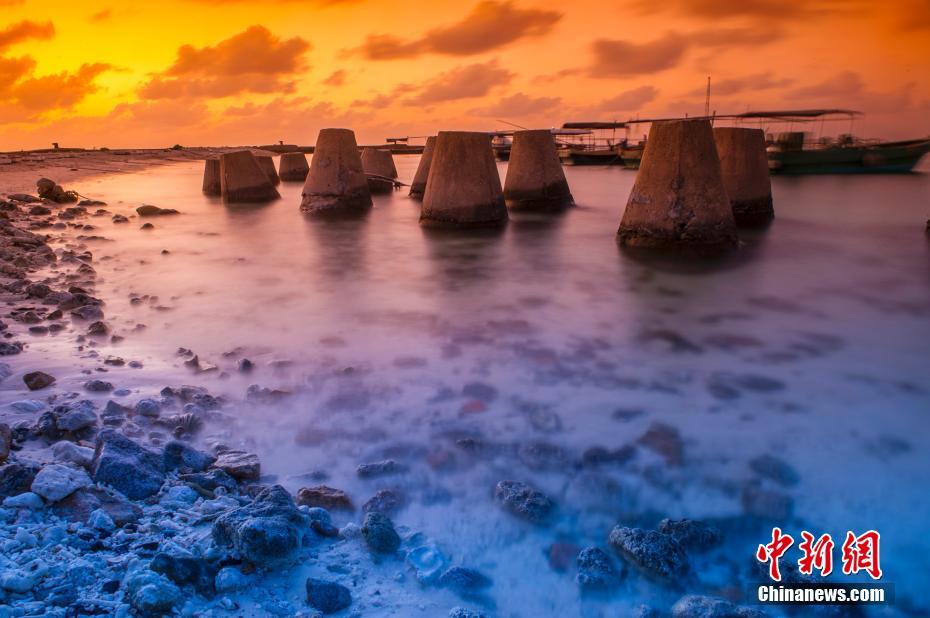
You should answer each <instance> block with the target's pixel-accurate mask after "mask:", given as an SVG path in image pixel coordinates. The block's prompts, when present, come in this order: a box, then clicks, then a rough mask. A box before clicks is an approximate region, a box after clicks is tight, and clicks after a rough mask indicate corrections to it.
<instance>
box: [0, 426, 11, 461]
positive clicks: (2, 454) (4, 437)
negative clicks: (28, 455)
mask: <svg viewBox="0 0 930 618" xmlns="http://www.w3.org/2000/svg"><path fill="white" fill-rule="evenodd" d="M12 446H13V431H12V430H11V429H10V426H9V425H7V424H6V423H0V464H2V463H6V460H7V458H8V457H9V456H10V449H11V448H12Z"/></svg>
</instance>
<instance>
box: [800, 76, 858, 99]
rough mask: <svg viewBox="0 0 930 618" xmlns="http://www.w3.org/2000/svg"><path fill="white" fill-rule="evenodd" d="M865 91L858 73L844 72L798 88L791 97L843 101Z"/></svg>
mask: <svg viewBox="0 0 930 618" xmlns="http://www.w3.org/2000/svg"><path fill="white" fill-rule="evenodd" d="M864 91H865V83H864V82H863V81H862V77H861V76H860V75H859V74H858V73H856V72H854V71H842V72H840V73H837V74H836V75H834V76H833V77H831V78H829V79H827V80H824V81H822V82H819V83H816V84H811V85H809V86H803V87H801V88H797V89H795V90H793V91H791V93H790V96H791V97H792V98H796V99H830V100H842V99H844V98H848V97H853V96H856V95H859V94H862V93H863V92H864Z"/></svg>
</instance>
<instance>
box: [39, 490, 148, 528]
mask: <svg viewBox="0 0 930 618" xmlns="http://www.w3.org/2000/svg"><path fill="white" fill-rule="evenodd" d="M98 510H101V511H103V512H104V513H106V514H107V516H108V517H109V518H110V519H112V520H113V522H114V523H115V524H116V525H117V526H125V525H126V524H130V523H133V522H135V521H137V520H138V519H139V518H140V517H141V516H142V509H141V508H139V507H138V506H137V505H135V504H133V503H132V502H129V501H128V500H126V498H124V497H123V496H122V495H121V494H118V493H116V492H114V491H108V490H106V489H104V488H102V487H84V488H81V489H78V490H77V491H75V492H74V493H73V494H71V495H70V496H68V497H67V498H65V499H64V500H61V501H60V502H57V503H55V504H54V505H52V511H53V512H54V513H55V514H56V515H58V516H59V517H61V518H63V519H67V520H68V521H75V522H81V523H84V522H88V521H90V517H91V515H92V514H93V513H94V512H95V511H98Z"/></svg>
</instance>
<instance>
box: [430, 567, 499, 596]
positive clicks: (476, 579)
mask: <svg viewBox="0 0 930 618" xmlns="http://www.w3.org/2000/svg"><path fill="white" fill-rule="evenodd" d="M492 583H493V582H492V581H491V578H490V577H488V576H487V575H485V574H484V573H482V572H480V571H477V570H475V569H470V568H468V567H462V566H454V567H451V568H449V569H447V570H446V571H445V572H444V573H443V574H442V575H440V576H439V580H438V584H439V585H440V586H441V587H443V588H448V589H449V590H451V591H453V592H455V593H456V594H458V595H460V596H463V597H474V596H477V595H479V594H480V593H481V592H482V591H483V590H485V589H486V588H490V586H491V584H492Z"/></svg>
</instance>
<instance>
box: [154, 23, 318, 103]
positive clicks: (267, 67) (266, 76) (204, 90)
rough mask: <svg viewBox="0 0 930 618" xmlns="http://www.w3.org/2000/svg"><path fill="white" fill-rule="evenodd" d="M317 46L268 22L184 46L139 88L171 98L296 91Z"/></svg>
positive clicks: (155, 97)
mask: <svg viewBox="0 0 930 618" xmlns="http://www.w3.org/2000/svg"><path fill="white" fill-rule="evenodd" d="M310 49H311V45H310V43H309V42H307V41H305V40H304V39H302V38H300V37H294V38H291V39H287V40H282V39H281V38H280V37H278V36H275V35H274V34H272V33H271V31H269V30H268V29H267V28H265V27H264V26H251V27H249V28H248V29H246V30H245V31H243V32H240V33H239V34H237V35H235V36H232V37H230V38H228V39H225V40H223V41H220V42H219V43H218V44H216V45H215V46H212V47H210V46H207V47H201V48H196V47H194V46H193V45H183V46H182V47H180V48H179V49H178V52H177V58H176V60H175V61H174V64H172V65H171V66H170V67H168V68H167V69H166V70H165V71H163V72H162V73H160V74H157V75H155V76H153V77H152V78H151V79H150V80H149V81H148V82H146V83H144V84H143V85H142V86H141V87H140V88H139V94H140V96H142V97H144V98H149V99H170V98H181V97H190V96H208V97H226V96H231V95H234V94H239V93H242V92H258V93H269V92H293V91H294V89H295V87H296V83H295V81H296V79H295V78H296V76H297V75H298V74H301V73H303V72H304V71H306V70H307V66H306V62H305V59H304V55H305V54H306V52H307V51H309V50H310Z"/></svg>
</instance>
